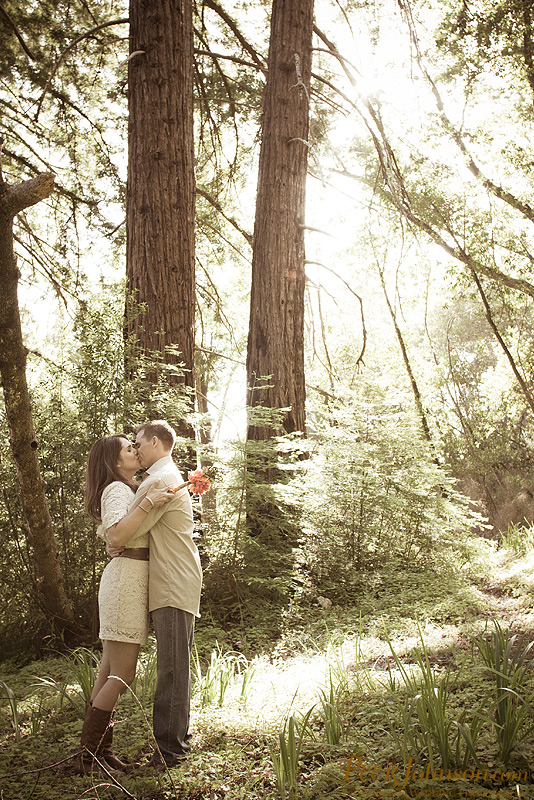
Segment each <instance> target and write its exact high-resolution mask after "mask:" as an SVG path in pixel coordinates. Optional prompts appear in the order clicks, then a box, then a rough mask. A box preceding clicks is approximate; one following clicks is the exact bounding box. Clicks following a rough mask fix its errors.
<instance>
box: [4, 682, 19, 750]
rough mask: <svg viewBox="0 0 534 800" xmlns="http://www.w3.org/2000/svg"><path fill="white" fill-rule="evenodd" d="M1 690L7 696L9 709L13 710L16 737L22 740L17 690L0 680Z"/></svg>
mask: <svg viewBox="0 0 534 800" xmlns="http://www.w3.org/2000/svg"><path fill="white" fill-rule="evenodd" d="M0 690H1V693H2V695H3V696H4V697H6V698H7V702H8V706H9V710H10V711H11V718H12V720H13V727H14V729H15V739H16V741H17V742H20V720H19V709H18V704H17V698H16V697H15V692H14V691H13V689H11V688H10V687H9V686H8V685H7V683H5V681H0Z"/></svg>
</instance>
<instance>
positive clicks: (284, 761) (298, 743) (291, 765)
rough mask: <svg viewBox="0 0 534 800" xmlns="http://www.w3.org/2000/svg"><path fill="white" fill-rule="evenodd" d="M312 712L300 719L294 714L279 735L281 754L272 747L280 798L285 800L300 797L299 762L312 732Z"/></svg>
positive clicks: (311, 709) (294, 799) (310, 710)
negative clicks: (305, 740) (310, 723)
mask: <svg viewBox="0 0 534 800" xmlns="http://www.w3.org/2000/svg"><path fill="white" fill-rule="evenodd" d="M312 712H313V708H310V709H309V711H307V712H306V714H304V715H303V716H302V718H300V719H299V717H298V715H297V714H292V715H291V716H290V717H289V718H288V719H287V720H286V721H285V723H284V727H283V729H282V731H281V732H280V733H279V734H278V743H279V753H276V752H275V751H274V749H273V748H272V747H270V751H271V759H272V763H273V768H274V772H275V775H276V787H277V790H278V797H281V798H284V800H285V798H286V797H287V798H288V800H296V798H297V797H298V793H299V784H298V778H299V760H300V756H301V753H302V747H303V744H304V739H305V737H306V735H310V732H311V731H310V729H309V722H310V717H311V715H312Z"/></svg>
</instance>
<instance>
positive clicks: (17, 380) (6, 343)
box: [0, 172, 75, 632]
mask: <svg viewBox="0 0 534 800" xmlns="http://www.w3.org/2000/svg"><path fill="white" fill-rule="evenodd" d="M53 186H54V176H53V175H52V174H51V173H43V174H42V175H39V176H38V177H37V178H33V179H32V180H29V181H25V182H23V183H20V184H18V185H17V186H7V185H6V184H5V183H4V181H3V178H2V177H1V172H0V281H1V284H2V302H1V303H0V376H1V380H2V388H3V392H4V402H5V408H6V418H7V423H8V427H9V436H10V445H11V451H12V453H13V460H14V462H15V465H16V470H17V482H18V486H19V493H20V500H21V506H22V512H23V516H24V524H23V527H24V529H25V531H26V534H27V536H28V538H29V540H30V544H31V547H32V549H33V553H34V559H35V566H36V572H37V584H38V586H37V588H38V594H39V599H40V601H41V602H42V605H43V607H44V609H45V612H46V614H47V617H48V618H49V619H50V620H51V622H52V625H53V628H54V629H55V631H56V632H65V631H66V630H69V629H70V630H73V629H74V627H75V625H74V617H73V612H72V608H71V606H70V604H69V602H68V600H67V596H66V594H65V589H64V585H63V576H62V574H61V569H60V567H59V562H58V554H57V545H56V540H55V537H54V531H53V526H52V520H51V517H50V512H49V509H48V503H47V499H46V495H45V491H44V481H43V479H42V478H41V472H40V469H39V459H38V456H37V448H38V441H37V437H36V435H35V430H34V426H33V416H32V407H31V401H30V395H29V392H28V385H27V381H26V354H27V350H26V348H25V347H24V342H23V338H22V328H21V322H20V311H19V304H18V281H19V277H20V273H19V271H18V269H17V264H16V258H15V252H14V249H13V219H14V217H15V215H16V214H18V213H19V212H20V211H22V210H23V209H25V208H28V207H29V206H32V205H35V203H38V202H39V201H40V200H43V199H44V198H46V197H48V196H49V195H50V194H51V192H52V189H53Z"/></svg>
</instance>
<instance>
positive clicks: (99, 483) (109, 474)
mask: <svg viewBox="0 0 534 800" xmlns="http://www.w3.org/2000/svg"><path fill="white" fill-rule="evenodd" d="M127 438H128V437H127V436H125V435H124V434H123V433H114V434H113V435H112V436H103V437H102V438H101V439H97V441H96V442H95V443H94V445H93V446H92V447H91V451H90V453H89V458H88V460H87V471H86V474H85V510H86V511H87V513H88V514H90V515H91V516H92V517H93V519H96V520H97V521H98V522H100V521H101V516H100V515H101V510H100V503H101V500H102V492H103V491H104V489H105V488H106V486H109V484H110V483H113V481H121V483H125V484H126V486H129V487H130V489H133V491H135V490H136V489H137V485H136V484H135V483H131V482H130V481H127V480H125V478H124V477H123V476H122V475H121V474H120V473H119V470H118V468H117V461H118V460H119V456H120V454H121V450H122V439H127Z"/></svg>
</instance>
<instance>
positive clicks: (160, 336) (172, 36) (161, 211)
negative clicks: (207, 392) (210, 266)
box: [126, 0, 195, 435]
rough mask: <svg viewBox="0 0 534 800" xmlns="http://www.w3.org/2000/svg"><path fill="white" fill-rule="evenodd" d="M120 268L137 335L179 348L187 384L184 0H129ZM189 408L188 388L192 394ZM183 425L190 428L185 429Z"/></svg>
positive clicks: (191, 304) (191, 217)
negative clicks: (123, 266)
mask: <svg viewBox="0 0 534 800" xmlns="http://www.w3.org/2000/svg"><path fill="white" fill-rule="evenodd" d="M128 98H129V100H128V102H129V124H128V188H127V199H126V211H127V220H126V221H127V249H126V263H127V278H128V288H129V290H130V291H131V292H133V295H134V300H135V302H137V303H141V304H143V305H144V306H145V308H146V311H145V312H144V313H143V315H142V316H141V317H138V318H137V319H136V320H135V322H133V323H132V325H131V328H130V331H129V332H130V333H135V334H136V336H137V341H138V344H139V345H140V346H141V348H142V349H144V350H147V351H159V352H162V353H163V352H164V348H165V346H167V345H171V344H172V345H175V346H176V347H177V348H178V350H179V351H180V353H181V355H180V356H179V357H178V358H174V359H173V357H172V356H169V355H166V356H164V360H165V361H166V362H167V363H170V362H171V363H172V362H173V361H175V362H176V361H181V362H183V363H184V364H185V369H186V372H185V375H184V378H183V380H184V383H185V384H186V386H189V387H191V389H193V388H194V352H195V350H194V347H195V341H194V323H195V250H194V240H195V179H194V131H193V22H192V6H191V0H130V61H129V65H128ZM191 408H193V394H192V395H191ZM180 433H181V434H182V435H190V433H191V431H190V430H189V429H188V428H187V429H183V430H181V431H180Z"/></svg>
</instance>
